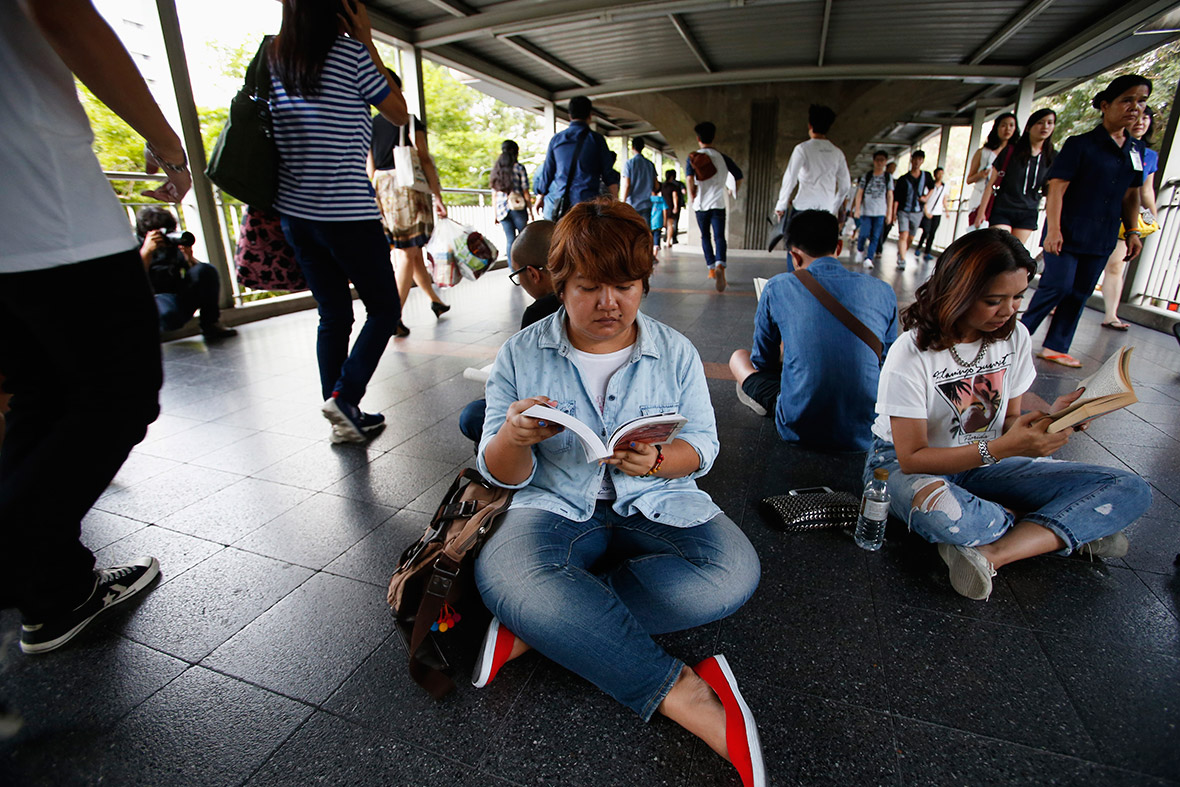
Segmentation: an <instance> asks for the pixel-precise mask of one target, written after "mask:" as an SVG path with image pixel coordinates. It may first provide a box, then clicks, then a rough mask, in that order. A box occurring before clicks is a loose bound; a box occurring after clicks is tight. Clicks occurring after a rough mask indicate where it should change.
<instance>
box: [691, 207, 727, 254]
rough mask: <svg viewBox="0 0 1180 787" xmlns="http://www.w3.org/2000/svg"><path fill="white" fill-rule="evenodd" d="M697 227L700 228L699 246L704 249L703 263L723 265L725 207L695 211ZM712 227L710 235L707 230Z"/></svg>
mask: <svg viewBox="0 0 1180 787" xmlns="http://www.w3.org/2000/svg"><path fill="white" fill-rule="evenodd" d="M697 227H699V228H700V230H701V248H702V249H704V250H705V264H706V265H708V266H709V267H710V268H712V267H713V266H714V265H720V266H721V267H722V268H724V267H725V252H726V246H725V208H713V209H712V210H698V211H697ZM710 229H712V231H713V234H712V236H710V235H709V230H710ZM714 240H715V241H716V243H717V253H716V254H714V253H713V242H714Z"/></svg>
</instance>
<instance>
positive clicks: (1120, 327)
mask: <svg viewBox="0 0 1180 787" xmlns="http://www.w3.org/2000/svg"><path fill="white" fill-rule="evenodd" d="M1102 327H1103V328H1110V329H1111V330H1112V331H1125V330H1127V329H1129V328H1130V327H1131V326H1130V325H1127V324H1126V323H1125V322H1104V323H1102Z"/></svg>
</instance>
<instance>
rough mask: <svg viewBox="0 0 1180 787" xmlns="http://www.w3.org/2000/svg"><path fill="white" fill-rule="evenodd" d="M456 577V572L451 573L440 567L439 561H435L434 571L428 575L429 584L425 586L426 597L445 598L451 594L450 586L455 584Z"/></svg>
mask: <svg viewBox="0 0 1180 787" xmlns="http://www.w3.org/2000/svg"><path fill="white" fill-rule="evenodd" d="M458 576H459V571H458V570H455V571H451V570H449V569H448V568H446V567H445V566H443V565H441V563H440V561H437V560H436V561H435V563H434V571H433V572H432V573H431V574H430V582H429V583H427V585H426V595H428V596H438V597H439V598H446V597H447V594H448V593H450V592H451V586H452V585H454V584H455V578H456V577H458Z"/></svg>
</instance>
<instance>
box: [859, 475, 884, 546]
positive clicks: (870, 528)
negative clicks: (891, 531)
mask: <svg viewBox="0 0 1180 787" xmlns="http://www.w3.org/2000/svg"><path fill="white" fill-rule="evenodd" d="M888 480H889V471H888V470H886V469H884V468H882V467H879V468H877V469H876V470H874V471H873V480H872V481H869V483H868V484H867V485H866V486H865V493H864V497H862V498H861V499H860V516H859V517H857V519H856V532H855V533H853V536H852V537H853V538H854V539H855V540H856V545H857V546H858V547H860V548H861V549H867V550H869V551H870V552H876V551H877V550H878V549H880V548H881V544H882V543H884V541H885V520H886V519H887V518H888V517H889V487H888V486H886V482H887V481H888Z"/></svg>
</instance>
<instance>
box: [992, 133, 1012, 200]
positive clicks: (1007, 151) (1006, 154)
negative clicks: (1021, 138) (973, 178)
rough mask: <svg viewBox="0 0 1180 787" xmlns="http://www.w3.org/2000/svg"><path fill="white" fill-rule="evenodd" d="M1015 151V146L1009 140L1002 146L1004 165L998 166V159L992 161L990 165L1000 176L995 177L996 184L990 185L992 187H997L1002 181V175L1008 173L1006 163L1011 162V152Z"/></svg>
mask: <svg viewBox="0 0 1180 787" xmlns="http://www.w3.org/2000/svg"><path fill="white" fill-rule="evenodd" d="M1015 152H1016V146H1015V145H1014V144H1013V143H1011V142H1009V143H1008V144H1007V145H1005V146H1004V165H1003V166H1000V162H998V161H996V162H993V163H992V166H993V167H995V168H996V170H997V171H998V172H999V173H1000V177H998V178H996V185H995V186H993V187H992V188H993V189H999V188H1000V184H1002V183H1003V182H1004V176H1005V175H1007V174H1008V165H1009V164H1011V163H1012V154H1013V153H1015Z"/></svg>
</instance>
